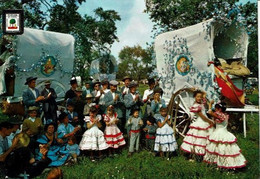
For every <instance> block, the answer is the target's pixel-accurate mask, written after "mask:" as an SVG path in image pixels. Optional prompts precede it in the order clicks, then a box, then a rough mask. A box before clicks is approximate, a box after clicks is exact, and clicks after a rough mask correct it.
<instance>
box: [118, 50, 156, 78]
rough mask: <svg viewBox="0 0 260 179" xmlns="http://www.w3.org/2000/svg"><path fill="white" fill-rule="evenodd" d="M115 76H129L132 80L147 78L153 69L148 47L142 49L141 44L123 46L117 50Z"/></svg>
mask: <svg viewBox="0 0 260 179" xmlns="http://www.w3.org/2000/svg"><path fill="white" fill-rule="evenodd" d="M119 60H120V61H121V63H119V65H118V73H117V78H118V79H122V78H123V77H124V76H131V77H132V78H133V79H134V80H137V81H140V80H141V79H147V78H148V77H149V74H150V73H151V72H152V70H153V69H154V65H152V56H151V52H150V49H147V50H144V49H142V47H141V46H139V45H137V46H134V47H128V46H126V47H124V48H123V49H122V50H121V51H120V52H119Z"/></svg>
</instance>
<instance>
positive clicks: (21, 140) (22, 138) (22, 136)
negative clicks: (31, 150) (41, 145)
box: [15, 132, 30, 148]
mask: <svg viewBox="0 0 260 179" xmlns="http://www.w3.org/2000/svg"><path fill="white" fill-rule="evenodd" d="M15 137H17V139H18V144H17V145H18V148H20V147H27V146H28V145H29V143H30V137H29V136H28V135H27V134H26V133H23V132H21V133H19V134H17V136H15Z"/></svg>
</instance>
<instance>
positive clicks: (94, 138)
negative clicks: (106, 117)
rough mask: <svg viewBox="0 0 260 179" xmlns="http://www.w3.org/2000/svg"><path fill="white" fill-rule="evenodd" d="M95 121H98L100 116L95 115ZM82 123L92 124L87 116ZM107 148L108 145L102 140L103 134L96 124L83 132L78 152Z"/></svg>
mask: <svg viewBox="0 0 260 179" xmlns="http://www.w3.org/2000/svg"><path fill="white" fill-rule="evenodd" d="M95 120H98V121H100V120H101V116H100V115H97V117H96V119H95ZM84 121H85V122H87V123H88V122H89V123H90V124H92V123H93V122H92V121H91V119H90V117H89V116H86V117H85V118H84ZM107 148H108V145H107V143H106V140H105V138H104V133H103V132H102V131H101V130H99V128H98V126H97V125H96V124H95V125H93V126H92V127H91V128H90V129H88V130H86V131H85V132H84V134H83V136H82V139H81V141H80V144H79V149H80V150H105V149H107Z"/></svg>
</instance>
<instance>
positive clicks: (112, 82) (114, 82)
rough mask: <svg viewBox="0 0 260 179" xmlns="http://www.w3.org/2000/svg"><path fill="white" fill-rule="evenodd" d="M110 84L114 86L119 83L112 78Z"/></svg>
mask: <svg viewBox="0 0 260 179" xmlns="http://www.w3.org/2000/svg"><path fill="white" fill-rule="evenodd" d="M109 84H110V85H112V86H117V85H118V84H119V83H118V82H117V81H116V80H111V81H110V82H109Z"/></svg>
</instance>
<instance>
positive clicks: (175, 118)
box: [173, 98, 180, 135]
mask: <svg viewBox="0 0 260 179" xmlns="http://www.w3.org/2000/svg"><path fill="white" fill-rule="evenodd" d="M179 104H180V98H178V102H177V105H176V110H175V115H174V122H173V130H174V135H176V121H177V113H178V109H179Z"/></svg>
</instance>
